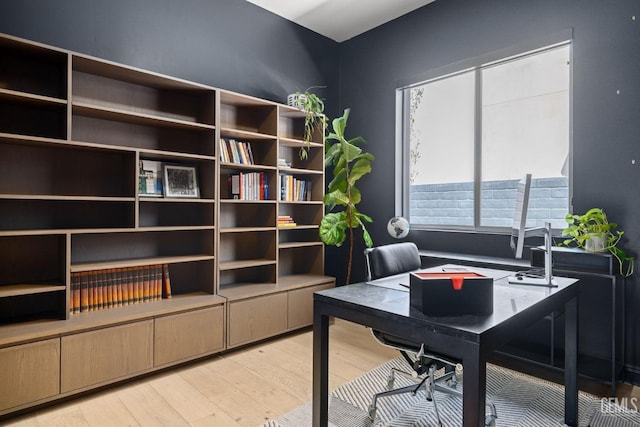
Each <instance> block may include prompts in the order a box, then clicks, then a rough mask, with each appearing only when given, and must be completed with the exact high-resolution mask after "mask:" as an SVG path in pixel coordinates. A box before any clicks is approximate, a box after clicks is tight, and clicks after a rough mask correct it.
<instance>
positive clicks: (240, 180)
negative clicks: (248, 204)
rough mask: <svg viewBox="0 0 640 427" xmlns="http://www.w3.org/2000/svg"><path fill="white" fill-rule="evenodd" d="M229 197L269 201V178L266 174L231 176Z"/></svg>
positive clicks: (251, 173)
mask: <svg viewBox="0 0 640 427" xmlns="http://www.w3.org/2000/svg"><path fill="white" fill-rule="evenodd" d="M229 196H230V197H231V198H232V199H240V200H269V178H268V176H267V174H266V173H264V172H249V173H234V174H231V175H229Z"/></svg>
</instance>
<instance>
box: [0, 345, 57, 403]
mask: <svg viewBox="0 0 640 427" xmlns="http://www.w3.org/2000/svg"><path fill="white" fill-rule="evenodd" d="M0 378H1V380H0V413H2V412H3V411H4V410H5V409H9V408H12V407H15V406H18V405H22V404H25V403H30V402H34V401H37V400H39V399H44V398H47V397H51V396H55V395H56V394H58V393H59V392H60V340H59V339H58V338H55V339H50V340H46V341H40V342H36V343H31V344H24V345H17V346H14V347H7V348H3V349H0Z"/></svg>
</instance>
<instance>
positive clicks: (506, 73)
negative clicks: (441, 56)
mask: <svg viewBox="0 0 640 427" xmlns="http://www.w3.org/2000/svg"><path fill="white" fill-rule="evenodd" d="M570 47H571V45H570V43H568V42H565V43H561V44H556V45H553V46H550V47H546V48H543V49H537V50H534V51H529V52H527V53H524V54H520V55H516V56H510V57H508V58H504V57H503V59H499V60H494V61H491V62H484V63H481V64H480V65H477V66H471V67H467V68H466V69H464V70H462V71H456V72H454V73H448V74H444V75H440V76H435V77H433V78H430V79H428V80H425V81H423V82H422V83H419V84H414V85H409V86H406V87H403V88H401V89H400V90H399V99H400V100H401V102H400V103H399V105H400V108H401V109H402V111H401V114H400V116H399V117H401V120H402V129H403V130H404V132H402V137H401V139H402V149H401V150H400V152H401V153H402V154H401V155H402V165H403V168H404V173H403V174H402V177H403V182H402V187H403V196H404V198H403V215H404V216H406V217H408V218H409V221H410V222H411V225H412V227H418V228H419V227H421V226H424V227H438V228H467V229H487V230H488V229H493V228H496V227H497V228H508V227H511V224H512V221H513V206H514V201H515V193H516V192H515V189H516V186H517V183H518V181H519V180H520V179H521V178H522V177H523V176H524V175H525V174H526V173H531V174H532V175H533V184H532V191H531V199H530V203H529V212H528V222H527V226H528V227H534V226H540V225H543V224H544V222H545V221H550V222H551V223H552V226H553V227H554V228H564V224H565V222H564V216H565V215H566V213H567V212H569V158H570V122H571V120H570V117H571V114H570V87H571V82H570V76H571V69H570V68H571V65H570V54H571V51H570Z"/></svg>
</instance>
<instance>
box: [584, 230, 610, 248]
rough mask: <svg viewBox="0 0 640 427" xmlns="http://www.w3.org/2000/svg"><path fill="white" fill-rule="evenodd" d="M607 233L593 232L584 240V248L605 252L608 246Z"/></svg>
mask: <svg viewBox="0 0 640 427" xmlns="http://www.w3.org/2000/svg"><path fill="white" fill-rule="evenodd" d="M607 238H608V235H607V233H593V234H590V235H589V238H588V239H587V240H585V241H584V250H585V251H587V252H604V251H605V248H606V247H607Z"/></svg>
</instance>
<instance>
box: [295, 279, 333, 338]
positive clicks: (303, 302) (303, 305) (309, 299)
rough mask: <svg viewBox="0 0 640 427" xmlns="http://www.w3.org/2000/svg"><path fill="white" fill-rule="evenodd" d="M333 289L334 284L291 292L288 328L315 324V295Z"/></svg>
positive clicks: (324, 284)
mask: <svg viewBox="0 0 640 427" xmlns="http://www.w3.org/2000/svg"><path fill="white" fill-rule="evenodd" d="M329 288H333V282H331V283H323V284H321V285H316V286H312V287H310V288H302V289H294V290H292V291H289V293H288V294H289V304H288V310H287V312H288V318H287V327H288V328H289V329H296V328H302V327H304V326H308V325H311V324H312V323H313V293H314V292H316V291H321V290H323V289H329Z"/></svg>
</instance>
